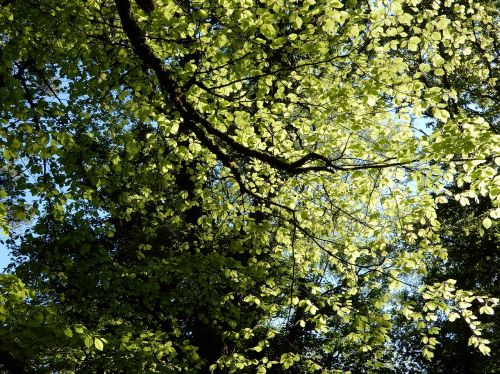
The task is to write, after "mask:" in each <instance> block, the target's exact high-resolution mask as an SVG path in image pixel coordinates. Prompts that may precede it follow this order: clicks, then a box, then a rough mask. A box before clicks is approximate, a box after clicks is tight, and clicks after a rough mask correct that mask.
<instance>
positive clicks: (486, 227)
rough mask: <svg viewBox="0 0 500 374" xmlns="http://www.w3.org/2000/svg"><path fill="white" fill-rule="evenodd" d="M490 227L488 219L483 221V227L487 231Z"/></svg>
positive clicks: (490, 223)
mask: <svg viewBox="0 0 500 374" xmlns="http://www.w3.org/2000/svg"><path fill="white" fill-rule="evenodd" d="M491 225H492V222H491V219H489V218H488V217H486V218H485V219H483V226H484V228H485V229H489V228H490V227H491Z"/></svg>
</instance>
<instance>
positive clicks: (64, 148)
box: [0, 0, 500, 373]
mask: <svg viewBox="0 0 500 374" xmlns="http://www.w3.org/2000/svg"><path fill="white" fill-rule="evenodd" d="M0 9H1V11H0V12H1V13H0V19H1V20H2V21H3V22H2V23H1V25H2V26H0V34H1V35H2V39H1V42H0V43H2V44H1V46H2V47H1V48H2V49H1V54H0V61H1V63H0V77H1V79H0V92H1V93H2V97H5V100H3V101H2V102H1V103H0V111H1V113H2V119H3V122H2V126H3V127H2V130H0V141H1V142H2V147H3V155H2V158H1V160H0V161H1V162H2V166H3V165H14V167H15V168H16V170H17V171H18V174H16V178H13V179H12V181H11V183H12V185H13V187H12V188H11V189H10V190H9V193H8V194H7V196H8V198H4V200H2V204H3V205H2V209H0V213H1V212H7V211H16V212H20V213H18V214H19V215H21V214H22V216H23V218H24V217H28V218H31V217H33V218H35V219H36V224H35V226H34V228H33V230H31V231H28V232H26V233H25V234H22V235H20V236H19V237H16V236H15V235H14V234H12V236H13V238H12V239H11V241H10V244H11V246H12V248H13V250H14V254H15V256H16V264H17V265H16V270H15V272H16V276H17V277H19V278H20V279H22V280H23V282H24V283H25V284H26V285H27V287H28V288H30V289H32V290H33V291H34V292H35V293H34V295H33V297H32V299H28V300H25V301H24V302H21V304H22V305H23V308H24V307H26V308H28V309H30V308H38V307H47V308H50V310H53V311H54V314H55V315H57V316H59V317H58V319H57V320H58V324H57V329H58V330H59V331H63V334H65V335H64V336H66V337H67V338H68V339H70V340H71V344H68V345H63V344H62V342H61V344H60V346H59V347H58V348H59V349H60V350H61V351H60V352H61V353H59V354H58V355H55V356H54V355H53V354H52V353H49V352H50V351H47V350H40V351H39V352H33V353H32V354H31V356H32V358H31V361H29V362H25V363H23V365H24V366H25V369H26V370H32V371H40V370H41V369H47V370H49V371H50V370H59V371H64V370H66V371H83V372H113V371H116V370H118V371H130V372H174V371H182V370H184V371H189V372H194V371H199V372H206V371H207V370H212V371H219V372H234V371H248V372H255V371H257V372H260V373H263V372H281V371H283V370H285V369H290V370H294V371H297V372H313V371H315V370H330V371H347V370H353V371H356V372H373V371H382V370H384V368H385V369H387V370H391V367H392V365H394V362H393V355H394V352H395V351H396V349H397V347H396V344H394V343H392V342H391V341H390V337H391V333H390V331H391V326H392V321H393V316H402V317H404V318H406V319H407V320H408V321H407V323H408V324H409V325H414V326H415V328H416V329H417V331H418V334H422V336H423V340H422V341H423V342H424V343H423V347H422V353H423V355H424V356H425V357H426V358H432V356H433V354H434V347H435V345H436V343H437V340H436V336H438V335H439V332H440V330H439V328H438V327H437V326H435V324H434V323H433V321H435V320H436V319H438V318H449V319H451V320H453V319H456V318H458V317H463V318H464V320H465V321H466V322H467V325H468V326H469V328H471V332H470V334H471V335H472V337H473V340H472V342H473V345H474V346H475V348H477V349H479V351H481V352H482V353H485V354H487V353H488V351H489V347H488V343H487V339H486V338H485V337H484V336H483V335H481V331H482V327H481V324H480V323H479V322H478V320H477V319H476V317H475V314H477V313H478V312H480V311H485V310H487V311H490V309H491V308H493V307H494V306H495V305H496V304H497V302H498V300H497V299H495V298H489V297H487V296H486V295H482V294H473V293H471V292H470V291H469V290H462V289H460V288H458V287H457V286H456V282H455V281H454V280H451V279H440V280H439V281H435V282H434V281H433V282H431V283H429V284H418V283H416V282H418V279H419V277H422V276H425V275H426V274H427V272H428V270H429V269H430V268H429V265H432V264H433V263H434V261H435V260H436V259H438V258H442V259H444V258H445V257H446V255H447V250H446V246H443V245H441V244H440V235H439V229H440V227H441V225H442V223H441V221H440V220H439V219H438V215H437V213H436V210H437V208H438V204H439V203H444V202H445V201H446V200H447V198H451V199H452V198H456V199H457V201H459V203H460V204H461V205H467V204H468V203H469V199H474V198H475V197H476V196H479V195H481V196H488V198H489V199H490V201H491V206H489V207H488V210H487V211H485V212H484V213H483V215H484V217H483V219H484V220H485V221H484V222H485V223H484V227H485V228H487V229H489V227H490V226H491V225H490V223H492V220H495V219H497V218H498V217H499V214H498V207H499V201H500V198H499V196H500V177H499V176H498V175H497V171H496V170H495V169H494V168H492V167H491V163H492V162H495V163H499V162H500V161H499V160H500V159H499V157H498V154H499V151H500V148H499V146H498V144H500V142H499V140H500V139H499V135H498V133H497V124H496V122H495V121H496V117H495V116H496V114H495V113H496V112H495V111H496V109H495V108H496V106H495V105H496V104H495V101H494V100H493V99H491V98H489V97H490V96H491V97H493V95H494V94H493V93H494V92H495V89H496V88H497V84H498V83H497V78H496V76H495V74H496V72H497V69H498V64H497V62H498V61H497V60H498V51H497V47H496V46H497V35H498V32H497V31H498V22H496V20H497V18H498V9H497V7H496V3H495V2H491V1H480V2H474V3H469V2H465V1H464V2H453V3H452V2H449V1H442V2H438V1H432V2H431V1H426V0H425V1H422V2H420V1H418V0H411V1H392V2H384V1H375V2H370V1H366V2H362V1H351V0H349V1H346V2H341V1H337V0H335V1H307V0H306V1H289V2H284V1H278V2H266V1H259V2H255V1H251V0H250V1H249V0H245V1H231V0H220V1H215V0H214V1H206V2H195V1H177V2H176V1H169V0H163V1H160V0H157V1H136V2H131V1H129V0H116V1H114V2H112V1H108V0H101V1H95V0H92V1H76V0H75V1H66V2H64V4H60V3H58V2H55V1H52V0H42V1H36V2H31V1H22V2H21V1H15V0H14V1H3V2H2V6H1V8H0ZM468 82H470V84H469V83H468ZM483 112H486V113H488V115H484V116H483V114H484V113H483ZM421 117H426V118H428V119H431V120H432V121H434V122H435V123H436V124H437V125H436V126H435V128H434V130H433V131H432V132H431V133H429V134H424V135H419V134H418V132H419V131H420V129H419V126H418V125H417V124H416V122H415V120H416V119H417V118H421ZM483 117H484V118H483ZM457 150H458V151H457ZM443 165H444V166H443ZM3 167H6V166H3ZM11 168H12V166H11ZM453 179H456V180H463V181H465V182H466V183H467V188H466V189H464V190H463V191H459V192H456V191H452V190H450V189H448V188H447V181H450V180H453ZM0 196H5V194H3V195H0ZM487 216H488V217H487ZM486 219H488V220H489V221H486ZM4 229H5V230H7V231H8V230H9V226H8V224H7V223H5V224H4ZM401 288H404V289H407V290H411V292H412V293H416V294H418V295H421V296H422V300H423V301H422V303H421V305H420V306H419V305H417V304H416V303H412V302H411V300H404V299H397V300H395V298H394V297H393V296H394V295H395V293H397V292H398V290H400V289H401ZM485 308H486V309H485ZM17 323H18V322H17V321H16V320H15V319H13V320H12V321H9V322H8V324H7V326H10V325H13V327H15V328H18V327H19V328H22V326H17V325H16V324H17ZM3 327H5V325H4V326H3ZM424 338H425V339H424ZM56 343H57V342H56ZM78 344H80V345H79V346H78ZM78 347H79V348H78ZM78 349H79V350H78ZM9 355H11V356H16V353H15V352H10V351H9ZM69 356H71V357H73V358H74V359H69V358H67V357H69ZM14 358H16V359H17V362H18V361H19V358H18V357H14ZM48 358H57V360H59V361H58V362H60V363H61V362H62V363H63V364H64V366H62V367H58V368H56V366H55V365H56V364H52V363H51V362H52V361H50V360H48ZM4 366H5V365H4Z"/></svg>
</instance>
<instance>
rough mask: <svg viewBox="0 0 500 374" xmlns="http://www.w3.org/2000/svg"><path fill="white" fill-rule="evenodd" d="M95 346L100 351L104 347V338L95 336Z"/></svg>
mask: <svg viewBox="0 0 500 374" xmlns="http://www.w3.org/2000/svg"><path fill="white" fill-rule="evenodd" d="M94 346H95V347H96V349H98V350H99V351H102V350H103V349H104V344H103V342H102V340H101V339H99V338H94Z"/></svg>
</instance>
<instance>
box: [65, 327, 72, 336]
mask: <svg viewBox="0 0 500 374" xmlns="http://www.w3.org/2000/svg"><path fill="white" fill-rule="evenodd" d="M64 335H66V336H67V337H68V338H71V337H72V336H73V331H71V329H69V328H68V329H64Z"/></svg>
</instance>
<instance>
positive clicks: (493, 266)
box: [397, 185, 500, 373]
mask: <svg viewBox="0 0 500 374" xmlns="http://www.w3.org/2000/svg"><path fill="white" fill-rule="evenodd" d="M453 190H454V191H455V192H459V191H463V187H462V188H458V187H457V186H456V185H455V186H454V187H453ZM490 207H491V201H490V200H489V199H488V198H487V197H481V198H479V199H478V201H477V202H473V203H472V204H471V205H467V206H462V205H460V203H459V202H457V201H454V200H451V201H449V202H448V203H446V204H443V205H442V206H441V207H440V208H439V209H438V211H437V214H438V217H439V219H440V221H441V222H442V228H441V230H440V235H441V239H442V243H443V245H444V246H445V247H446V248H447V252H448V257H447V259H446V261H444V262H443V261H438V262H436V264H434V265H433V266H431V267H430V271H429V273H428V274H427V275H426V277H425V278H426V279H425V280H426V282H436V281H442V280H444V279H449V278H453V279H456V280H457V286H458V287H460V288H462V289H469V290H474V292H476V293H482V294H486V295H489V296H491V297H496V298H498V297H499V296H500V295H499V293H498V287H497V286H496V281H497V279H498V276H499V275H498V268H499V267H498V262H499V260H500V258H499V252H498V251H499V248H500V246H499V245H498V244H499V243H498V241H499V238H500V236H499V233H498V224H497V223H495V224H493V223H492V225H493V227H492V228H491V229H490V230H484V226H483V225H484V224H485V225H487V226H488V225H489V223H488V221H485V223H484V224H483V221H484V220H485V219H486V218H485V213H486V212H487V211H488V209H489V208H490ZM412 296H413V295H412ZM414 299H415V298H414ZM420 301H421V300H420ZM482 311H483V313H486V314H493V310H491V309H488V308H483V310H482ZM485 322H486V323H485V333H486V334H487V335H488V336H489V337H490V339H491V345H490V348H491V356H490V357H487V356H483V355H481V354H480V353H479V352H477V351H475V350H474V349H473V348H472V347H471V346H470V345H469V339H470V333H469V332H470V330H469V328H468V326H467V324H466V323H465V322H464V321H461V322H458V323H456V322H450V321H447V320H441V319H440V320H438V321H437V322H436V324H437V325H438V326H440V333H439V337H438V340H439V341H440V342H441V344H440V345H439V346H438V347H437V349H436V352H435V353H436V357H435V359H434V360H433V362H432V363H426V362H424V361H422V360H421V359H420V358H419V357H418V356H417V357H413V358H412V359H411V360H409V361H413V362H414V363H415V362H418V363H419V365H420V368H422V367H423V368H427V370H429V371H430V372H436V373H438V372H439V373H495V372H497V371H498V362H499V360H498V352H499V349H498V344H499V342H498V329H499V326H500V321H499V319H498V315H491V316H489V318H488V319H487V320H486V321H485ZM397 325H398V324H397ZM399 327H400V328H401V326H399ZM413 334H414V331H412V330H411V328H410V329H408V328H407V327H406V326H403V327H402V331H401V335H400V336H398V337H397V340H398V341H400V342H401V343H400V344H401V346H402V348H404V351H405V352H406V353H404V354H403V356H406V357H407V356H409V354H408V353H409V352H415V351H418V350H419V343H418V339H417V340H416V341H415V340H413V341H412V339H411V336H412V335H413Z"/></svg>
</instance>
